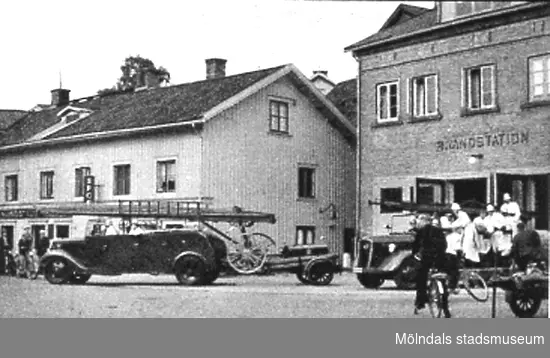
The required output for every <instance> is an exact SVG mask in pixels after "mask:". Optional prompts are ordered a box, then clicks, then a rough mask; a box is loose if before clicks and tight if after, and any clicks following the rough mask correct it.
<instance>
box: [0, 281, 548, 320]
mask: <svg viewBox="0 0 550 358" xmlns="http://www.w3.org/2000/svg"><path fill="white" fill-rule="evenodd" d="M498 292H499V294H498V296H497V305H498V310H497V317H513V314H512V313H511V311H510V309H509V308H508V305H507V304H506V303H505V302H504V294H503V292H502V291H500V290H499V291H498ZM413 298H414V292H411V291H401V290H397V289H395V287H394V285H393V282H390V283H386V284H384V286H383V287H382V288H381V289H379V290H367V289H365V288H363V287H362V286H361V285H360V284H359V282H358V281H357V280H356V279H355V276H354V275H352V274H350V273H345V274H342V275H341V276H338V275H337V276H335V278H334V281H333V283H332V284H331V285H330V286H325V287H313V286H305V285H302V284H301V283H299V282H298V280H297V279H296V277H295V276H293V275H285V274H278V275H274V276H261V277H260V276H248V277H245V276H239V277H229V278H220V279H219V280H218V281H216V282H215V284H214V285H212V286H208V287H183V286H179V285H178V284H177V283H176V279H175V278H174V277H173V276H157V277H155V276H149V275H123V276H115V277H107V276H96V277H92V279H91V280H90V281H89V282H88V283H87V284H86V285H83V286H71V285H62V286H55V285H51V284H49V283H48V282H47V281H45V280H44V279H43V278H42V277H39V278H38V279H37V280H36V281H31V280H27V279H19V278H14V277H6V276H0V317H358V318H361V317H429V313H428V311H426V312H423V313H422V314H421V315H419V316H414V315H413V312H412V311H413V310H412V302H413ZM451 310H452V312H453V313H454V315H455V317H487V318H489V317H491V299H489V301H488V302H486V303H478V302H476V301H474V300H472V299H471V298H470V297H469V296H468V295H467V294H466V293H465V292H461V293H460V294H459V295H457V296H452V298H451ZM537 317H548V301H544V303H543V306H542V307H541V309H540V310H539V313H538V314H537Z"/></svg>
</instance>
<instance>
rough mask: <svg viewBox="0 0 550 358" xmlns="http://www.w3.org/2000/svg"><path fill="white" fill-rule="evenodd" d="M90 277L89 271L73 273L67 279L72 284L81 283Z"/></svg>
mask: <svg viewBox="0 0 550 358" xmlns="http://www.w3.org/2000/svg"><path fill="white" fill-rule="evenodd" d="M90 277H92V275H91V274H89V273H75V274H73V275H72V276H71V278H70V279H69V283H71V284H73V285H83V284H85V283H86V282H88V280H89V279H90Z"/></svg>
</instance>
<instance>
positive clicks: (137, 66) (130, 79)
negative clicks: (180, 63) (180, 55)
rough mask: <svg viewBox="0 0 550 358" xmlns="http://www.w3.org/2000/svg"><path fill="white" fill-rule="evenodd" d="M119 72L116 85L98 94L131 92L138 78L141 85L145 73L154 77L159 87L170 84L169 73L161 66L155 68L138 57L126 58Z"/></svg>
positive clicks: (144, 59) (147, 60) (149, 61)
mask: <svg viewBox="0 0 550 358" xmlns="http://www.w3.org/2000/svg"><path fill="white" fill-rule="evenodd" d="M120 70H121V71H122V76H120V78H119V79H118V81H117V83H116V85H115V86H113V87H112V88H105V89H102V90H99V91H98V92H97V93H98V94H100V95H101V94H109V93H118V92H126V91H132V90H134V89H135V88H136V85H137V83H138V76H142V77H141V83H143V79H144V77H143V76H145V73H146V72H151V73H153V74H154V75H156V76H157V78H158V80H159V84H161V85H162V84H168V83H170V72H168V70H166V69H165V68H164V67H162V66H160V67H158V68H157V67H156V66H155V64H154V63H153V61H151V60H150V59H148V58H144V57H141V56H140V55H137V56H130V57H127V58H126V59H125V60H124V64H123V65H122V66H120Z"/></svg>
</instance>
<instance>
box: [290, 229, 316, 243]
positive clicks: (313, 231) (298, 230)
mask: <svg viewBox="0 0 550 358" xmlns="http://www.w3.org/2000/svg"><path fill="white" fill-rule="evenodd" d="M300 231H303V232H304V234H303V243H302V244H299V242H298V237H299V233H300ZM308 232H311V233H312V235H311V237H312V240H311V243H308V242H307V237H308V235H307V233H308ZM315 241H316V237H315V226H312V225H297V226H296V234H295V236H294V246H307V245H315Z"/></svg>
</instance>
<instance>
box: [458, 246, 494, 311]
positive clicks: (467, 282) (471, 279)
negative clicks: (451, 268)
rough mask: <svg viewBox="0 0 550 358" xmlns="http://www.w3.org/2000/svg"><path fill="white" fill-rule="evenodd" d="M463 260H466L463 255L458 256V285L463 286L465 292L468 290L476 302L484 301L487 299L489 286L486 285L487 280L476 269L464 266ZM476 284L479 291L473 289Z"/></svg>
mask: <svg viewBox="0 0 550 358" xmlns="http://www.w3.org/2000/svg"><path fill="white" fill-rule="evenodd" d="M465 262H466V260H465V259H464V257H460V276H459V278H458V287H461V286H462V287H464V289H466V292H468V294H469V295H470V296H471V297H472V298H473V299H474V300H476V301H478V302H486V301H487V300H488V299H489V288H488V286H487V282H486V281H485V279H484V278H483V277H481V275H480V274H478V273H477V272H476V271H473V270H472V269H468V268H464V264H465ZM478 286H479V290H481V291H480V292H477V291H474V290H475V289H476V287H478ZM458 287H457V288H458Z"/></svg>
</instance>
